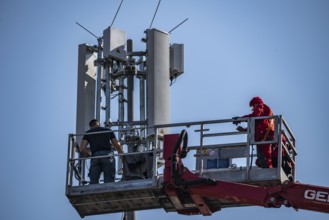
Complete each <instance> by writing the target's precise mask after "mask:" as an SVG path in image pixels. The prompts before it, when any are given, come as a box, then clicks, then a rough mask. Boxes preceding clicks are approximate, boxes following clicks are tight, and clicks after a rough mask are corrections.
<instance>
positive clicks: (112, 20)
mask: <svg viewBox="0 0 329 220" xmlns="http://www.w3.org/2000/svg"><path fill="white" fill-rule="evenodd" d="M122 2H123V0H121V3H120V5H119V8H118V10H117V12H116V13H115V16H114V18H113V20H112V23H111V26H110V27H112V25H113V23H114V21H115V18H116V17H117V15H118V13H119V10H120V8H121V5H122Z"/></svg>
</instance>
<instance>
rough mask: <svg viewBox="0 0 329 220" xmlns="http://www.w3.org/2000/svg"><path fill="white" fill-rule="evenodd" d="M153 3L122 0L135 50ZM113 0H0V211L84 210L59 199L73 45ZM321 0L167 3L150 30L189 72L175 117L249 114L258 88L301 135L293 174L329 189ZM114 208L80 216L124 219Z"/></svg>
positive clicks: (252, 212)
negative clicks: (173, 48)
mask: <svg viewBox="0 0 329 220" xmlns="http://www.w3.org/2000/svg"><path fill="white" fill-rule="evenodd" d="M157 3H158V1H156V0H125V1H124V2H123V5H122V8H121V10H120V12H119V14H118V16H117V19H116V20H115V22H114V25H113V26H114V27H117V28H120V29H122V30H125V31H126V32H127V35H128V38H131V39H133V40H134V41H135V49H136V50H143V49H144V44H143V43H141V42H140V39H141V38H142V37H143V36H144V34H143V32H144V30H145V29H147V28H148V27H149V26H150V23H151V20H152V17H153V14H154V11H155V9H156V6H157ZM119 4H120V1H119V0H108V1H105V0H102V1H77V0H72V1H63V0H59V1H41V0H30V1H19V0H1V1H0V30H1V34H0V48H1V53H0V62H1V63H0V64H1V65H0V68H1V71H0V74H1V80H0V94H1V102H2V104H1V108H0V117H1V122H3V126H2V127H3V128H2V129H1V130H2V132H1V140H2V144H1V145H2V146H1V153H2V158H1V160H0V167H1V168H0V169H1V183H0V186H1V187H0V194H1V196H0V210H1V211H0V218H1V219H16V220H23V219H34V220H41V219H49V220H52V219H54V220H55V219H56V220H58V219H63V220H64V219H65V220H67V219H70V220H75V219H80V217H79V215H78V214H77V213H76V211H75V210H74V208H73V207H72V206H71V205H70V203H69V201H68V200H67V198H66V197H65V192H64V189H65V172H66V157H67V155H66V154H67V135H68V133H74V132H75V122H76V119H75V117H76V79H77V52H78V45H79V44H81V43H88V44H96V39H95V38H94V37H93V36H91V35H90V34H88V33H87V32H85V31H84V30H82V29H81V28H80V27H79V26H77V25H76V24H75V22H76V21H78V22H79V23H81V24H83V25H84V26H85V27H87V28H88V29H89V30H91V31H92V32H93V33H95V34H96V35H99V36H100V35H102V32H103V30H104V29H106V28H107V27H108V26H109V25H110V24H111V22H112V19H113V17H114V15H115V12H116V10H117V7H118V5H119ZM328 11H329V1H326V0H277V1H270V0H249V1H244V0H225V1H224V0H219V1H214V0H203V1H196V0H192V1H191V0H190V1H188V0H180V1H174V0H163V1H162V2H161V5H160V8H159V10H158V13H157V16H156V18H155V20H154V23H153V27H155V28H158V29H161V30H164V31H169V30H171V29H172V28H173V27H175V26H176V25H177V24H178V23H180V22H181V21H183V20H184V19H185V18H188V19H189V20H188V21H187V22H186V23H184V24H183V25H182V26H181V27H179V28H178V29H176V30H175V31H173V32H172V34H171V36H170V41H171V43H183V44H184V45H185V73H184V74H183V75H182V76H181V77H180V78H178V79H177V81H176V83H175V84H174V85H173V86H172V87H171V121H172V122H184V121H200V120H212V119H225V118H231V117H233V116H236V115H244V114H247V113H249V111H250V108H249V106H248V103H249V100H250V99H251V98H252V97H253V96H255V95H258V96H261V97H262V98H263V100H264V101H265V102H266V103H267V104H268V105H270V106H271V107H272V110H273V111H274V113H275V114H282V115H283V116H284V117H285V118H286V120H287V121H288V123H289V125H290V127H291V129H292V130H293V132H294V134H295V136H296V138H297V148H298V152H299V154H298V158H297V180H299V181H300V182H302V183H308V184H314V185H322V186H328V187H329V175H328V167H329V162H328V159H327V157H328V155H329V145H328V142H327V140H326V138H327V134H328V132H327V130H328V125H327V121H326V119H327V113H328V109H329V97H328V94H329V89H328V84H329V78H328V72H329V62H328V57H329V40H328V39H329V13H328ZM120 217H121V214H111V215H101V216H95V217H87V219H100V220H103V219H120ZM288 217H289V219H290V220H297V219H298V220H304V219H305V220H306V219H317V220H324V219H328V215H327V214H321V213H316V212H310V211H299V212H296V211H294V210H293V209H288V208H284V207H283V208H281V209H265V208H259V207H246V208H230V209H224V210H222V211H221V212H217V213H215V214H214V215H213V216H211V217H203V216H189V217H186V216H181V215H178V214H174V213H169V214H167V213H165V211H163V210H151V211H139V212H137V219H150V218H157V219H159V220H162V219H168V218H177V219H180V220H184V219H189V220H193V219H203V218H207V219H218V218H220V219H225V220H230V219H241V218H246V219H249V218H266V219H268V220H272V219H279V218H281V219H286V218H288Z"/></svg>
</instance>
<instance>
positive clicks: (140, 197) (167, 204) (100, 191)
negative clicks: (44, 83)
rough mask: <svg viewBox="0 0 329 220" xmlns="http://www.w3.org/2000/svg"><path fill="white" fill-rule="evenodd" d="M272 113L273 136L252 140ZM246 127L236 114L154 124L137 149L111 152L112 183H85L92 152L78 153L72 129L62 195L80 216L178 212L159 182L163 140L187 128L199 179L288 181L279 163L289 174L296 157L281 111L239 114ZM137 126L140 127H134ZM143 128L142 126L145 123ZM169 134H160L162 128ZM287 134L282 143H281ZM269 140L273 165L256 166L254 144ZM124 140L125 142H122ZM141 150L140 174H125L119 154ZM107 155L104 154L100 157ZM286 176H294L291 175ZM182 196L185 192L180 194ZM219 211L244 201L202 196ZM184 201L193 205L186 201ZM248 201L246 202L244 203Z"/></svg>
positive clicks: (166, 141)
mask: <svg viewBox="0 0 329 220" xmlns="http://www.w3.org/2000/svg"><path fill="white" fill-rule="evenodd" d="M265 118H271V119H273V121H274V125H275V126H274V127H275V131H274V140H271V141H262V142H256V141H255V140H254V127H255V120H262V119H265ZM239 120H240V121H241V122H242V123H243V124H242V125H244V124H245V127H246V130H245V131H242V132H240V131H236V127H235V126H234V125H232V122H234V119H223V120H212V121H198V122H187V123H176V124H166V125H158V126H155V127H154V135H152V136H150V137H147V138H145V139H141V140H140V141H139V142H138V143H139V145H141V146H142V147H140V148H139V149H141V150H139V151H137V152H130V153H125V154H121V155H120V154H116V155H114V156H115V157H116V158H117V159H116V161H117V173H116V180H115V182H111V183H103V182H100V183H99V184H89V183H88V180H89V178H88V164H89V161H90V159H91V157H84V158H83V157H80V156H79V154H78V153H77V152H76V149H75V145H76V136H78V135H83V134H70V135H69V140H68V161H67V181H66V196H67V197H68V199H69V201H70V202H71V204H72V205H73V207H74V208H75V209H76V210H77V212H78V213H79V215H80V216H81V217H85V216H90V215H97V214H105V213H118V212H129V211H137V210H148V209H158V208H162V209H164V210H165V211H167V212H176V211H177V206H174V205H173V204H172V201H171V200H170V199H169V198H168V195H167V194H166V192H165V190H164V186H163V180H164V176H163V174H164V169H165V166H164V159H165V158H163V153H164V151H165V149H166V145H168V144H173V143H174V142H175V140H176V139H175V137H177V136H175V134H178V133H180V131H181V130H182V129H185V130H186V131H187V132H189V137H190V138H189V144H188V148H187V149H188V151H189V153H188V156H187V158H186V159H185V165H186V166H187V167H188V168H189V170H190V171H192V172H193V173H194V174H196V175H198V176H199V177H202V178H211V179H214V180H223V181H227V182H236V183H243V184H249V185H258V186H275V185H280V184H282V183H283V182H285V181H286V180H288V174H287V173H286V171H285V170H284V169H283V167H282V166H281V164H282V162H283V160H289V163H290V164H292V172H291V174H292V178H294V176H295V168H296V166H295V157H296V155H297V151H296V146H295V142H296V140H295V137H294V135H293V133H292V132H291V130H290V128H289V127H288V125H287V123H286V121H285V120H284V118H283V117H282V116H280V115H279V116H267V117H258V118H240V119H239ZM134 129H138V128H134ZM143 129H144V128H143ZM164 129H165V130H166V131H168V130H170V134H162V132H161V131H163V130H164ZM282 137H285V142H282ZM264 143H268V144H272V145H276V146H277V147H278V152H284V153H283V154H284V155H285V156H284V157H282V153H278V155H277V156H278V161H277V166H276V167H275V168H259V167H257V166H256V165H255V160H256V157H257V155H256V150H255V149H256V145H259V144H264ZM122 144H123V145H124V144H125V143H122ZM141 154H142V155H144V156H145V160H144V162H143V167H142V168H141V169H140V173H139V174H141V175H139V174H138V173H137V174H136V176H135V178H127V174H125V172H129V171H128V170H127V167H125V166H126V165H125V163H123V166H122V164H121V163H119V160H120V159H119V156H121V158H122V156H127V155H129V156H133V155H141ZM104 157H106V156H104ZM290 181H294V180H293V179H291V177H290ZM182 197H184V195H182ZM205 199H206V200H207V201H208V202H209V203H211V204H212V206H213V207H218V210H220V209H221V208H225V207H237V206H243V205H244V204H237V203H233V202H228V201H225V200H223V199H218V198H205ZM185 205H186V206H188V205H191V206H192V205H193V204H192V203H191V204H189V203H188V202H186V203H185ZM246 205H247V204H246Z"/></svg>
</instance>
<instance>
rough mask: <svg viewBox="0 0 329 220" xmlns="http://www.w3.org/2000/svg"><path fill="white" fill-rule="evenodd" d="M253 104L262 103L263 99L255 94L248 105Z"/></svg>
mask: <svg viewBox="0 0 329 220" xmlns="http://www.w3.org/2000/svg"><path fill="white" fill-rule="evenodd" d="M255 104H264V102H263V100H262V99H261V98H259V97H258V96H255V97H254V98H252V99H251V100H250V103H249V106H254V105H255Z"/></svg>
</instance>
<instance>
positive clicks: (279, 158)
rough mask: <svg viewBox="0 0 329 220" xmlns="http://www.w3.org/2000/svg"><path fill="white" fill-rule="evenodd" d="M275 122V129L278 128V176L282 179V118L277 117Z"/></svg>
mask: <svg viewBox="0 0 329 220" xmlns="http://www.w3.org/2000/svg"><path fill="white" fill-rule="evenodd" d="M273 120H274V121H275V127H276V125H277V127H278V134H277V135H278V155H277V156H278V164H277V175H278V177H280V179H281V164H282V138H281V131H282V116H279V117H275V118H274V119H273Z"/></svg>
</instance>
